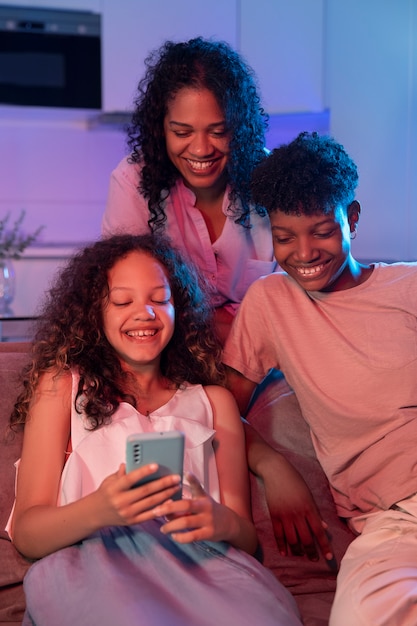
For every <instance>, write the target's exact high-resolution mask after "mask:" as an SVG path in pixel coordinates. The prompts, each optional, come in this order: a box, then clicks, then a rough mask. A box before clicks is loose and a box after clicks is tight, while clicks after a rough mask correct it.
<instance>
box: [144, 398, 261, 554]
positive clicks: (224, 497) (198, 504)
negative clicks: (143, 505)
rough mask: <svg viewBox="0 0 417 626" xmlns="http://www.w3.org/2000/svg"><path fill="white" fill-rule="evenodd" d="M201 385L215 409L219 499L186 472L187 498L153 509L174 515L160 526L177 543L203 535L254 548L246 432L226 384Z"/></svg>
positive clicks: (244, 548) (214, 443)
mask: <svg viewBox="0 0 417 626" xmlns="http://www.w3.org/2000/svg"><path fill="white" fill-rule="evenodd" d="M205 390H206V393H207V396H208V398H209V400H210V402H211V405H212V408H213V415H214V428H215V430H216V435H215V438H214V442H213V445H214V450H215V455H216V464H217V471H218V474H219V483H220V495H221V503H218V502H215V501H214V500H213V499H212V498H211V497H210V496H209V495H208V494H207V493H205V492H204V490H203V488H202V487H201V486H200V485H199V484H198V482H197V481H196V479H195V478H193V477H191V480H190V484H191V489H192V492H193V498H192V499H190V500H181V501H180V502H175V503H173V502H170V503H169V502H167V503H164V504H163V505H162V506H160V507H157V509H155V510H154V513H155V514H156V515H171V514H172V515H173V516H174V518H173V519H171V520H170V521H169V522H168V523H166V524H165V525H164V526H163V527H162V531H163V532H166V533H170V534H171V535H172V537H173V538H174V539H175V540H176V541H178V542H179V543H188V542H191V541H199V540H202V539H207V540H211V541H228V542H229V543H231V544H232V545H233V546H235V547H237V548H240V549H243V550H245V551H247V552H249V553H250V554H253V553H254V552H255V550H256V547H257V543H258V541H257V536H256V530H255V527H254V525H253V522H252V517H251V507H250V490H249V475H248V467H247V462H246V453H245V435H244V430H243V425H242V422H241V419H240V414H239V410H238V408H237V405H236V402H235V400H234V398H233V396H232V394H231V393H230V392H229V391H227V389H224V388H222V387H215V386H210V387H206V388H205Z"/></svg>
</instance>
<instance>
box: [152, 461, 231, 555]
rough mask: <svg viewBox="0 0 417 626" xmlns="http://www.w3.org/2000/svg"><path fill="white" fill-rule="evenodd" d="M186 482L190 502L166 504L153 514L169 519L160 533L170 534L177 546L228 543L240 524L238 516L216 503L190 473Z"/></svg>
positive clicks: (168, 502) (169, 502)
mask: <svg viewBox="0 0 417 626" xmlns="http://www.w3.org/2000/svg"><path fill="white" fill-rule="evenodd" d="M186 478H187V482H188V484H189V487H190V490H191V494H192V497H191V498H189V499H188V498H184V499H182V500H179V501H166V502H164V503H163V504H161V505H159V506H157V507H155V508H154V509H153V511H152V512H153V513H154V516H155V517H161V516H165V517H167V518H168V521H167V522H166V523H165V524H164V525H163V526H161V532H163V533H164V534H170V535H171V537H172V538H173V539H174V540H175V541H178V543H191V542H192V541H201V540H209V541H226V540H228V538H229V537H230V536H231V535H232V534H233V533H234V530H232V529H234V528H235V525H236V524H237V516H236V514H235V513H234V512H233V511H232V510H231V509H229V508H228V507H227V506H224V505H223V504H219V503H218V502H216V501H215V500H213V498H212V497H211V496H209V495H208V494H207V493H206V492H205V491H204V489H203V487H202V486H201V484H200V483H199V481H198V480H197V478H196V477H195V476H194V475H193V474H191V473H188V474H187V475H186ZM234 521H235V525H234V523H233V522H234Z"/></svg>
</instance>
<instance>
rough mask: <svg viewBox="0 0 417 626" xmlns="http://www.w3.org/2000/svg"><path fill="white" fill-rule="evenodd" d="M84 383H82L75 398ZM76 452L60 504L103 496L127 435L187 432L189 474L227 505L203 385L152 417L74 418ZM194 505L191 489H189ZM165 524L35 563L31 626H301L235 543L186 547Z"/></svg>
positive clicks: (105, 534)
mask: <svg viewBox="0 0 417 626" xmlns="http://www.w3.org/2000/svg"><path fill="white" fill-rule="evenodd" d="M77 385H78V378H77V376H76V375H73V394H75V390H76V389H77ZM71 422H72V424H71V428H72V431H71V440H72V448H73V451H72V453H71V454H70V455H69V458H68V461H67V463H66V465H65V468H64V472H63V475H62V481H61V495H60V504H65V503H68V502H72V501H74V500H76V499H78V498H80V497H82V496H84V495H86V494H88V493H90V492H91V491H93V490H95V489H96V488H97V487H98V486H99V484H100V483H101V482H102V480H103V479H104V478H105V477H106V476H108V475H109V474H110V473H112V472H115V471H116V470H117V468H118V467H119V465H120V463H121V462H123V461H124V460H125V446H126V439H127V436H128V435H130V434H133V433H139V432H150V431H167V430H182V431H183V432H184V433H185V435H186V445H185V461H184V469H185V470H186V471H191V472H193V473H194V474H195V475H196V476H197V478H198V479H199V480H200V482H201V483H202V484H203V485H204V487H205V489H206V490H207V491H208V492H209V493H210V494H211V495H212V497H213V498H216V499H218V493H219V485H218V478H217V471H216V465H215V457H214V452H213V447H212V445H211V441H212V438H213V435H214V431H213V416H212V410H211V406H210V403H209V400H208V398H207V395H206V393H205V391H204V389H203V387H202V386H201V385H185V386H184V387H183V388H181V389H179V390H178V391H177V392H176V394H175V395H174V396H173V397H172V398H171V400H170V401H169V402H168V403H167V404H166V405H164V406H163V407H161V408H159V409H158V410H157V411H154V412H153V413H151V414H150V415H149V416H145V415H142V414H141V413H139V412H138V411H136V410H135V409H134V408H133V407H132V406H131V405H129V404H127V403H121V405H120V407H119V408H118V410H117V411H116V413H115V414H114V415H113V418H112V421H111V423H110V424H107V425H105V426H102V427H101V428H99V429H98V430H94V431H91V430H88V429H86V428H85V418H84V416H83V415H82V414H79V413H77V412H76V411H75V410H73V412H72V416H71ZM184 491H185V494H184V495H185V497H186V496H187V489H186V487H185V489H184ZM162 523H163V520H153V521H150V522H146V523H144V524H140V525H137V526H131V527H108V528H105V529H103V530H101V531H99V532H97V533H95V534H94V535H92V536H90V537H88V538H87V539H85V540H83V541H81V542H80V543H78V544H76V545H73V546H70V547H68V548H63V549H62V550H59V551H57V552H55V553H53V554H51V555H49V556H47V557H44V558H43V559H40V560H39V561H37V562H36V563H34V564H33V565H32V566H31V568H30V569H29V571H28V574H27V575H26V578H25V581H24V588H25V593H26V599H27V611H26V615H25V619H24V621H23V624H24V625H29V624H31V625H33V624H35V625H36V626H57V624H59V625H60V626H73V625H74V624H76V625H77V626H92V625H94V626H95V625H97V626H134V625H140V626H213V625H216V626H233V625H235V624H239V625H240V626H246V625H247V626H253V625H254V624H259V625H262V626H272V625H273V626H300V625H301V621H300V619H299V617H298V610H297V608H296V604H295V602H294V600H293V598H292V596H291V595H290V593H289V592H288V591H287V590H286V589H285V588H284V587H283V586H282V585H281V584H280V583H279V582H278V581H277V580H276V578H275V577H274V576H273V575H272V573H271V572H270V571H269V570H267V569H266V568H264V567H263V566H262V565H261V564H260V563H259V562H258V561H257V560H256V559H255V558H253V557H251V556H249V555H248V554H246V553H245V552H243V551H240V550H237V549H235V548H233V547H231V546H230V545H228V544H227V543H225V542H216V543H215V542H206V541H200V542H194V543H191V544H186V545H180V544H177V543H175V542H174V541H173V540H171V539H170V537H169V536H165V535H163V534H162V533H161V532H160V530H159V529H160V526H161V524H162Z"/></svg>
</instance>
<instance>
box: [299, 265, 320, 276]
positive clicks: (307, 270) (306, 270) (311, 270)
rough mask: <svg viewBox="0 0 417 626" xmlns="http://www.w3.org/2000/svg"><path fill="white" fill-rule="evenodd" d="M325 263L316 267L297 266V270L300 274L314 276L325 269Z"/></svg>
mask: <svg viewBox="0 0 417 626" xmlns="http://www.w3.org/2000/svg"><path fill="white" fill-rule="evenodd" d="M323 267H324V264H322V265H315V266H314V267H297V268H296V270H297V272H298V273H299V274H302V275H303V276H312V275H313V274H318V272H321V270H322V269H323Z"/></svg>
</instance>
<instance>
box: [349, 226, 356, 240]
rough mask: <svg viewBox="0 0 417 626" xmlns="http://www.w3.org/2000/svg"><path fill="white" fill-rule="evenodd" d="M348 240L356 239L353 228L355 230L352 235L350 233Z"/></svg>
mask: <svg viewBox="0 0 417 626" xmlns="http://www.w3.org/2000/svg"><path fill="white" fill-rule="evenodd" d="M350 238H351V239H356V228H355V230H354V231H353V233H350Z"/></svg>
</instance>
